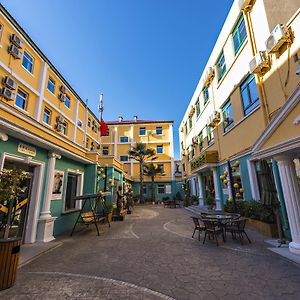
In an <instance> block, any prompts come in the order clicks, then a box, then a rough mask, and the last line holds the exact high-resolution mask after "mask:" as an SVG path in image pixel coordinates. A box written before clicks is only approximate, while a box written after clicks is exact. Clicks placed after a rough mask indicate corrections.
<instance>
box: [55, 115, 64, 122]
mask: <svg viewBox="0 0 300 300" xmlns="http://www.w3.org/2000/svg"><path fill="white" fill-rule="evenodd" d="M56 122H57V123H65V119H64V118H63V117H62V116H58V117H57V118H56Z"/></svg>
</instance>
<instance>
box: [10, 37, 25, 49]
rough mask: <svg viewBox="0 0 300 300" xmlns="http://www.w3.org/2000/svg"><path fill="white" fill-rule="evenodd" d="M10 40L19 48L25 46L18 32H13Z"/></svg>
mask: <svg viewBox="0 0 300 300" xmlns="http://www.w3.org/2000/svg"><path fill="white" fill-rule="evenodd" d="M10 41H11V42H12V43H13V44H14V45H15V46H16V47H18V48H23V45H24V44H23V42H22V41H21V39H20V38H19V37H18V36H17V35H16V34H12V35H11V36H10Z"/></svg>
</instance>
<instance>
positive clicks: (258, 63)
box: [249, 51, 270, 74]
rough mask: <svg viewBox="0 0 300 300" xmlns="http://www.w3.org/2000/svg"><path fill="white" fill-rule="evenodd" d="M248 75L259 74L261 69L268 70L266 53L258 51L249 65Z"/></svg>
mask: <svg viewBox="0 0 300 300" xmlns="http://www.w3.org/2000/svg"><path fill="white" fill-rule="evenodd" d="M249 69H250V73H252V74H253V73H254V74H257V73H261V71H262V70H263V69H270V64H269V60H268V57H267V54H266V51H259V52H258V53H257V54H256V55H255V56H254V57H253V58H252V59H251V60H250V63H249Z"/></svg>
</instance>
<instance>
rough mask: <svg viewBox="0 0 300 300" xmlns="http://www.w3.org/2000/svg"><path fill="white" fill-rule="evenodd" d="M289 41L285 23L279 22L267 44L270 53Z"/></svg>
mask: <svg viewBox="0 0 300 300" xmlns="http://www.w3.org/2000/svg"><path fill="white" fill-rule="evenodd" d="M286 41H287V29H286V27H285V26H284V25H283V24H277V25H276V26H275V28H274V29H273V31H272V32H271V34H270V36H269V37H268V38H267V40H266V42H265V44H266V49H267V52H268V53H275V52H277V51H278V50H279V48H280V47H281V46H282V45H283V44H284V43H285V42H286Z"/></svg>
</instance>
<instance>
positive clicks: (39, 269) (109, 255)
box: [0, 205, 300, 299]
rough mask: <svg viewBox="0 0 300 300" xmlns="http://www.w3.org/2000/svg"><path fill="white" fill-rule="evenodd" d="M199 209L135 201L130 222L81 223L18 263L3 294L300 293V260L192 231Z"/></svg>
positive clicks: (259, 244)
mask: <svg viewBox="0 0 300 300" xmlns="http://www.w3.org/2000/svg"><path fill="white" fill-rule="evenodd" d="M191 215H192V213H191V212H189V211H187V210H185V209H184V208H176V209H171V208H163V207H162V206H156V205H155V206H152V205H151V206H139V207H135V209H134V211H133V214H132V215H128V216H126V219H125V221H123V222H113V223H112V226H111V228H108V226H107V225H103V226H101V235H100V236H99V237H98V236H97V235H96V232H95V230H94V228H92V227H91V228H90V229H88V230H83V231H79V232H77V233H75V234H74V236H73V237H72V238H70V237H68V236H62V237H60V238H59V239H57V240H56V242H61V246H59V247H56V248H55V249H54V250H52V251H49V252H47V253H44V254H43V255H41V256H39V257H38V258H37V259H35V260H33V261H32V262H30V263H28V264H26V265H24V266H22V267H21V268H20V269H19V270H18V275H17V281H16V284H15V286H14V287H12V288H10V289H8V290H5V291H2V292H0V298H1V299H279V298H280V299H299V297H300V285H299V281H300V268H299V266H298V265H296V264H294V263H291V262H289V261H288V260H286V259H283V258H281V257H280V256H278V255H277V254H274V253H273V252H271V251H269V250H268V249H267V246H266V244H265V243H264V239H265V238H266V237H264V236H262V235H259V234H258V233H256V232H255V231H252V230H250V229H249V228H246V230H247V233H248V234H249V237H250V239H251V240H252V243H251V244H248V243H247V242H245V243H244V245H241V244H240V243H239V242H238V241H233V240H232V239H231V237H230V236H228V239H227V242H226V243H225V244H224V243H222V242H220V246H219V247H217V246H216V244H215V243H214V242H212V241H207V242H206V243H205V244H204V245H203V244H202V240H203V235H202V236H201V242H199V241H198V239H197V238H195V239H192V238H191V235H192V232H193V224H192V220H191V218H190V216H191Z"/></svg>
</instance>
